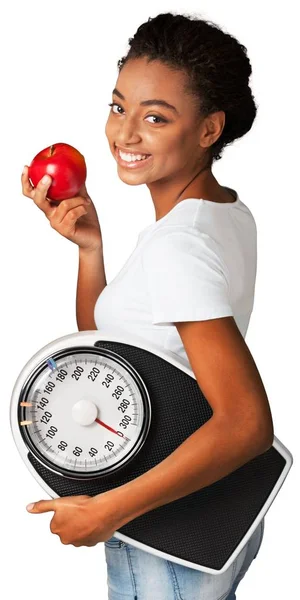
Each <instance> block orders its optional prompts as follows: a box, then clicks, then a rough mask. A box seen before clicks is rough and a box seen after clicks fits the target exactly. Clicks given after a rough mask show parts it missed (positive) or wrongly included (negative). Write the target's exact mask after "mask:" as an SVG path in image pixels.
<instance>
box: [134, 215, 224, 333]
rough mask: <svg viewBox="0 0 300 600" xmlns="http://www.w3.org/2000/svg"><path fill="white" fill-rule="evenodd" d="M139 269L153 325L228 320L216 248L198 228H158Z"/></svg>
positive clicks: (143, 255)
mask: <svg viewBox="0 0 300 600" xmlns="http://www.w3.org/2000/svg"><path fill="white" fill-rule="evenodd" d="M142 265H143V271H144V276H145V278H146V286H147V293H148V295H149V301H150V304H151V312H152V324H153V325H168V324H171V323H174V322H176V321H202V320H207V319H216V318H218V317H226V316H233V311H232V307H231V304H230V294H229V282H228V271H227V268H226V265H225V264H224V260H223V259H222V256H221V253H220V246H219V245H218V244H217V242H215V240H214V239H213V238H211V237H210V236H209V235H207V234H206V233H203V232H201V230H199V229H198V228H195V227H177V229H175V228H174V229H172V228H167V227H166V228H165V229H164V230H163V228H161V229H160V230H159V232H158V235H154V236H153V237H152V238H151V240H150V241H149V242H148V243H147V244H146V245H145V246H144V248H143V252H142Z"/></svg>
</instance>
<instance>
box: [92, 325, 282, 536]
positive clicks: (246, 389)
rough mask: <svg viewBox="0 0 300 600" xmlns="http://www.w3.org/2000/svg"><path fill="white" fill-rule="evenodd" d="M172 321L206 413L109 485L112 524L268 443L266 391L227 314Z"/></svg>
mask: <svg viewBox="0 0 300 600" xmlns="http://www.w3.org/2000/svg"><path fill="white" fill-rule="evenodd" d="M175 325H176V327H177V329H178V332H179V334H180V336H181V339H182V341H183V344H184V347H185V349H186V352H187V355H188V358H189V360H190V364H191V367H192V369H193V372H194V374H195V377H196V379H197V382H198V384H199V387H200V389H201V390H202V392H203V394H204V396H205V398H206V399H207V401H208V402H209V404H210V406H211V408H212V410H213V415H212V417H211V418H210V419H209V420H208V421H207V422H206V423H205V424H204V425H203V426H202V427H200V428H199V429H198V430H196V431H195V432H194V433H193V434H192V435H191V436H189V437H188V438H187V439H186V440H185V441H184V442H183V443H182V444H181V445H180V446H179V447H178V448H177V449H176V450H175V451H174V452H172V453H171V454H170V455H169V456H167V458H165V459H164V460H163V461H162V462H160V463H159V464H157V465H156V466H155V467H153V468H152V469H150V470H149V471H147V472H146V473H144V474H142V475H140V476H139V477H137V478H135V479H133V480H132V481H130V482H129V483H126V484H125V485H121V486H119V487H117V488H114V489H113V490H111V491H109V492H108V494H109V496H108V498H109V499H110V501H111V506H112V508H113V510H114V512H115V517H116V520H117V521H118V523H119V527H121V526H122V525H124V524H126V523H128V522H129V521H131V520H132V519H135V518H136V517H138V516H140V515H142V514H144V513H145V512H148V511H150V510H153V509H154V508H157V507H159V506H162V505H164V504H168V503H169V502H172V501H174V500H177V499H178V498H182V497H183V496H186V495H188V494H191V493H193V492H195V491H197V490H200V489H201V488H204V487H206V486H208V485H211V484H212V483H214V482H215V481H218V480H219V479H222V478H223V477H225V476H226V475H229V473H231V472H233V471H235V470H236V469H238V468H239V467H241V466H242V465H243V464H245V463H247V462H248V461H250V460H252V459H253V458H255V457H256V456H258V455H259V454H262V453H263V452H266V451H267V450H268V449H269V448H270V447H271V446H272V443H273V437H274V432H273V422H272V416H271V412H270V406H269V402H268V398H267V395H266V392H265V389H264V386H263V383H262V380H261V377H260V374H259V372H258V370H257V368H256V365H255V362H254V360H253V357H252V355H251V353H250V350H249V348H248V346H247V344H246V342H245V341H244V338H243V336H242V334H241V333H240V331H239V330H238V328H237V325H236V323H235V321H234V319H233V317H231V316H230V317H225V318H218V319H210V320H207V321H197V322H182V323H178V322H177V323H175ZM184 406H185V403H184V398H182V415H178V418H184ZM168 435H172V423H171V422H170V431H169V432H168ZM100 496H101V495H100ZM100 496H99V499H100ZM96 498H97V496H96ZM96 498H95V500H96ZM114 498H115V500H116V501H115V502H113V499H114ZM116 507H117V514H116ZM119 527H118V528H119Z"/></svg>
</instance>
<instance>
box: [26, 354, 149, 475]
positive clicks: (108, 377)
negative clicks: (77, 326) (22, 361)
mask: <svg viewBox="0 0 300 600" xmlns="http://www.w3.org/2000/svg"><path fill="white" fill-rule="evenodd" d="M18 411H19V415H18V420H19V426H20V431H21V434H22V436H23V439H24V441H25V443H26V445H27V447H28V448H29V449H30V450H31V451H32V453H33V454H34V455H35V456H36V458H37V459H38V460H39V461H40V462H42V463H43V464H45V465H46V466H47V467H48V468H50V469H51V470H52V471H54V472H57V473H60V474H61V475H64V476H66V477H70V478H73V479H78V478H89V479H91V478H94V477H101V475H106V474H107V473H109V472H114V471H117V470H118V469H120V468H121V467H124V466H125V464H127V463H128V462H129V461H130V460H132V458H133V457H134V456H135V455H136V454H137V452H139V450H140V448H141V447H142V445H143V444H144V442H145V439H146V436H147V434H148V431H149V428H150V420H151V404H150V399H149V394H148V392H147V388H146V386H145V384H144V382H143V380H142V379H141V377H140V376H139V374H138V373H137V372H136V371H135V369H134V368H133V367H132V366H131V365H130V363H128V362H127V361H126V360H125V359H124V358H123V357H121V356H120V355H118V354H116V353H115V352H112V351H110V350H107V349H104V348H101V347H97V348H95V347H91V348H86V347H80V348H71V349H70V348H69V349H66V350H61V351H59V352H57V353H54V354H52V355H51V356H49V357H47V358H46V359H45V360H43V362H42V363H41V364H39V365H38V366H37V367H36V369H35V370H34V371H33V372H32V373H31V375H30V377H29V378H28V380H27V381H26V383H25V384H24V386H23V387H22V390H21V394H20V398H19V407H18Z"/></svg>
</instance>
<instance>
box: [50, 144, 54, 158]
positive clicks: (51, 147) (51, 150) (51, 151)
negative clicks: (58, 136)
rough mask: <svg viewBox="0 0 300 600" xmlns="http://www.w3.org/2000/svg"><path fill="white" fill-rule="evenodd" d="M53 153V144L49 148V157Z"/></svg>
mask: <svg viewBox="0 0 300 600" xmlns="http://www.w3.org/2000/svg"><path fill="white" fill-rule="evenodd" d="M53 152H54V144H52V146H50V156H52V154H53Z"/></svg>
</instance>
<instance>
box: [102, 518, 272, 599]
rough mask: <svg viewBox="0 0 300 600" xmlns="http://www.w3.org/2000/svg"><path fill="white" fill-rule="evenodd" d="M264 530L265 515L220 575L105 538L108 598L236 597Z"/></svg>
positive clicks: (113, 538)
mask: <svg viewBox="0 0 300 600" xmlns="http://www.w3.org/2000/svg"><path fill="white" fill-rule="evenodd" d="M263 534H264V519H263V520H262V521H261V522H260V523H259V525H258V527H257V528H256V530H255V531H254V533H253V534H252V536H251V538H250V540H248V542H247V544H246V545H245V546H244V548H243V549H242V550H241V552H240V553H239V554H238V556H237V557H236V558H235V560H234V561H233V563H232V564H231V565H230V567H228V569H227V570H226V571H225V572H224V573H221V574H219V575H218V574H211V573H206V572H204V571H198V570H196V569H191V568H190V567H185V566H183V565H179V564H178V563H175V562H171V561H169V560H165V559H163V558H160V557H158V556H155V555H154V554H151V553H149V552H145V551H144V550H140V549H139V548H136V547H135V546H132V545H131V544H127V543H125V542H123V541H121V540H119V539H118V538H116V537H114V536H113V537H111V538H110V539H109V540H107V541H106V542H104V547H105V560H106V564H107V585H108V600H225V599H226V600H236V595H235V591H236V588H237V586H238V585H239V583H240V581H241V580H242V579H243V577H244V575H245V574H246V572H247V571H248V569H249V567H250V565H251V563H252V561H253V559H254V558H256V556H257V554H258V552H259V549H260V546H261V543H262V539H263Z"/></svg>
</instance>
